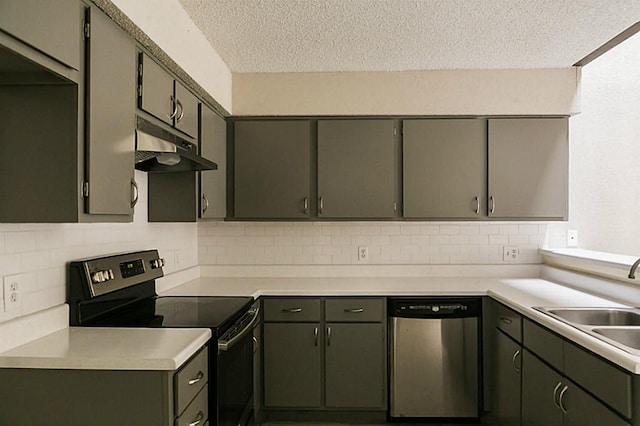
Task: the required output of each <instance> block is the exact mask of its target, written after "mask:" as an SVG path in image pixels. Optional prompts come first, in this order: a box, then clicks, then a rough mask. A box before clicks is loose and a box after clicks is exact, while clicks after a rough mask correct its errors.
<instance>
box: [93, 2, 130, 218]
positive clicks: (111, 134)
mask: <svg viewBox="0 0 640 426" xmlns="http://www.w3.org/2000/svg"><path fill="white" fill-rule="evenodd" d="M87 21H89V22H90V24H91V36H90V37H89V39H88V40H87V58H88V59H87V70H86V72H87V78H86V82H87V90H86V102H87V109H86V111H87V116H86V123H85V129H86V133H87V137H86V149H87V157H86V158H87V160H86V161H87V163H86V171H85V174H86V180H87V181H88V182H89V196H88V197H87V201H86V210H87V213H91V214H124V215H132V214H133V207H132V202H131V200H132V181H133V169H134V156H135V113H136V111H135V109H136V95H135V93H136V77H135V76H136V51H135V45H134V43H133V40H132V39H131V38H129V36H128V35H127V34H125V32H124V31H122V30H121V29H120V28H119V27H118V26H117V25H115V24H114V23H113V22H112V21H111V20H110V19H109V18H108V17H107V16H106V15H105V14H103V13H102V12H100V11H99V10H98V9H97V8H96V7H92V8H90V9H88V10H87Z"/></svg>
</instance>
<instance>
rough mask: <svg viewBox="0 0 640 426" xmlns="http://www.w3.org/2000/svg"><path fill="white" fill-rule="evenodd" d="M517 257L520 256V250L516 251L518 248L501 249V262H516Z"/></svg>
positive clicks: (505, 247)
mask: <svg viewBox="0 0 640 426" xmlns="http://www.w3.org/2000/svg"><path fill="white" fill-rule="evenodd" d="M519 255H520V250H519V249H518V247H508V246H504V247H503V248H502V260H504V261H514V260H518V256H519Z"/></svg>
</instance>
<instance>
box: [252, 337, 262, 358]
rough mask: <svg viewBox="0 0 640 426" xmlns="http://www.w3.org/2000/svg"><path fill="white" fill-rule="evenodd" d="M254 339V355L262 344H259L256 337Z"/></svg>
mask: <svg viewBox="0 0 640 426" xmlns="http://www.w3.org/2000/svg"><path fill="white" fill-rule="evenodd" d="M252 339H253V353H254V354H255V353H256V352H258V349H260V343H259V342H258V338H257V337H256V336H253V337H252Z"/></svg>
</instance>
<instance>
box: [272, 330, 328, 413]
mask: <svg viewBox="0 0 640 426" xmlns="http://www.w3.org/2000/svg"><path fill="white" fill-rule="evenodd" d="M321 340H322V336H321V334H320V324H318V323H315V324H314V323H311V324H307V323H282V324H271V323H266V324H264V328H263V344H262V350H263V359H264V373H263V374H264V379H263V380H264V382H263V383H264V405H265V407H277V408H291V407H295V408H319V407H320V404H321V403H322V400H321V397H322V393H321V392H322V386H321V383H322V368H321V360H322V358H321V355H322V354H321V349H322V342H321Z"/></svg>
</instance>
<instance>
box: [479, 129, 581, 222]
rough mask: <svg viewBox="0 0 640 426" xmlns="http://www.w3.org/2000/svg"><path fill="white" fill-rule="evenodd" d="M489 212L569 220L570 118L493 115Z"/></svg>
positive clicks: (497, 216) (507, 216)
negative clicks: (502, 117)
mask: <svg viewBox="0 0 640 426" xmlns="http://www.w3.org/2000/svg"><path fill="white" fill-rule="evenodd" d="M488 126H489V137H488V159H489V165H488V170H489V190H488V196H489V200H488V212H489V217H491V218H495V219H500V218H504V219H516V218H527V219H545V218H546V219H566V218H567V210H568V207H567V206H568V203H567V200H568V170H569V166H568V161H569V140H568V119H566V118H505V119H490V120H489V123H488Z"/></svg>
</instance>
